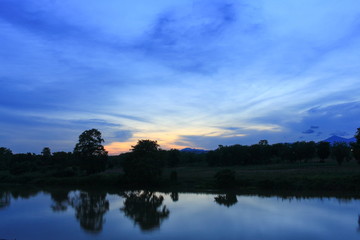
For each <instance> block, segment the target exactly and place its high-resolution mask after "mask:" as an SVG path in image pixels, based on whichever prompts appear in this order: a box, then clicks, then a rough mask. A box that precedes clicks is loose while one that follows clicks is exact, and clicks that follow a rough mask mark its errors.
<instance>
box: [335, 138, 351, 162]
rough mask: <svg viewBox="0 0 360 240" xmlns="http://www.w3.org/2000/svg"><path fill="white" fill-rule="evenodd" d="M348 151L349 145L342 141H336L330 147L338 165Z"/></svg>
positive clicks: (346, 155)
mask: <svg viewBox="0 0 360 240" xmlns="http://www.w3.org/2000/svg"><path fill="white" fill-rule="evenodd" d="M349 151H350V148H349V146H348V145H347V144H346V143H343V142H336V143H334V145H333V147H332V153H333V155H334V157H335V159H336V161H337V162H338V164H339V165H341V164H342V163H343V162H344V160H345V158H346V157H348V156H349V155H350V154H349Z"/></svg>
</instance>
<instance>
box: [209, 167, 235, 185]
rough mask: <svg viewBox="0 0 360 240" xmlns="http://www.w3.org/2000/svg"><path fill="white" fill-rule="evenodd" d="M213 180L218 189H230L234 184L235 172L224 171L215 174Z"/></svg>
mask: <svg viewBox="0 0 360 240" xmlns="http://www.w3.org/2000/svg"><path fill="white" fill-rule="evenodd" d="M214 178H215V182H216V185H217V186H218V187H220V188H230V187H233V186H234V185H235V183H236V179H235V172H234V171H233V170H230V169H224V170H221V171H219V172H217V173H216V174H215V176H214Z"/></svg>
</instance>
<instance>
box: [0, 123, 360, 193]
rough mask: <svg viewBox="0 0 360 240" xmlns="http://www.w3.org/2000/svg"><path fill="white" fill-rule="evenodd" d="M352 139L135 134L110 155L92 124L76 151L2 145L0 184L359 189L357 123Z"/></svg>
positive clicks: (272, 189)
mask: <svg viewBox="0 0 360 240" xmlns="http://www.w3.org/2000/svg"><path fill="white" fill-rule="evenodd" d="M355 139H356V142H354V143H351V144H347V143H343V142H337V143H334V144H330V143H328V142H318V143H315V142H295V143H277V144H272V145H270V144H268V142H267V141H266V140H261V141H259V143H258V144H254V145H251V146H245V145H232V146H221V145H220V146H219V147H218V148H217V149H216V150H212V151H195V152H191V151H179V150H176V149H170V150H163V149H160V146H159V145H158V144H157V142H156V141H152V140H139V141H138V142H137V144H136V145H135V146H133V147H132V149H131V150H130V152H127V153H123V154H120V155H118V156H108V154H107V152H106V151H105V149H104V147H103V145H102V143H103V142H104V139H103V138H102V137H101V132H100V131H98V130H97V129H90V130H86V131H84V132H83V133H82V134H81V135H80V136H79V141H78V143H77V144H76V146H75V147H74V151H73V152H53V153H52V152H51V150H50V148H48V147H45V148H44V149H43V151H42V153H41V154H33V153H21V154H13V153H12V151H11V150H10V149H8V148H5V147H1V148H0V182H1V184H35V185H46V186H48V185H66V186H89V184H91V186H95V185H97V186H99V187H118V188H145V187H146V188H163V189H166V188H176V189H179V190H205V191H206V190H209V189H232V190H236V191H257V190H270V191H281V190H287V191H338V192H339V191H341V192H349V193H352V194H354V195H355V194H360V164H359V163H360V128H358V129H357V132H356V133H355Z"/></svg>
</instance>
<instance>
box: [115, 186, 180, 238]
mask: <svg viewBox="0 0 360 240" xmlns="http://www.w3.org/2000/svg"><path fill="white" fill-rule="evenodd" d="M123 197H124V198H125V201H124V207H123V208H121V209H120V210H121V211H122V212H124V214H125V216H126V217H128V218H130V219H132V220H133V221H134V224H138V225H139V226H140V229H141V230H142V231H152V230H155V229H158V228H159V227H160V224H161V223H162V221H164V220H165V219H166V218H168V217H169V214H170V211H169V210H168V209H167V208H166V206H165V205H164V206H162V203H163V200H164V197H163V196H162V195H156V194H155V193H154V192H151V191H133V192H127V193H124V194H123ZM174 198H175V199H176V195H175V196H174ZM177 199H178V196H177Z"/></svg>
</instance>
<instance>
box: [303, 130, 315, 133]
mask: <svg viewBox="0 0 360 240" xmlns="http://www.w3.org/2000/svg"><path fill="white" fill-rule="evenodd" d="M314 132H315V131H314V130H312V129H308V130H306V131H303V132H302V133H304V134H312V133H314Z"/></svg>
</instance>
